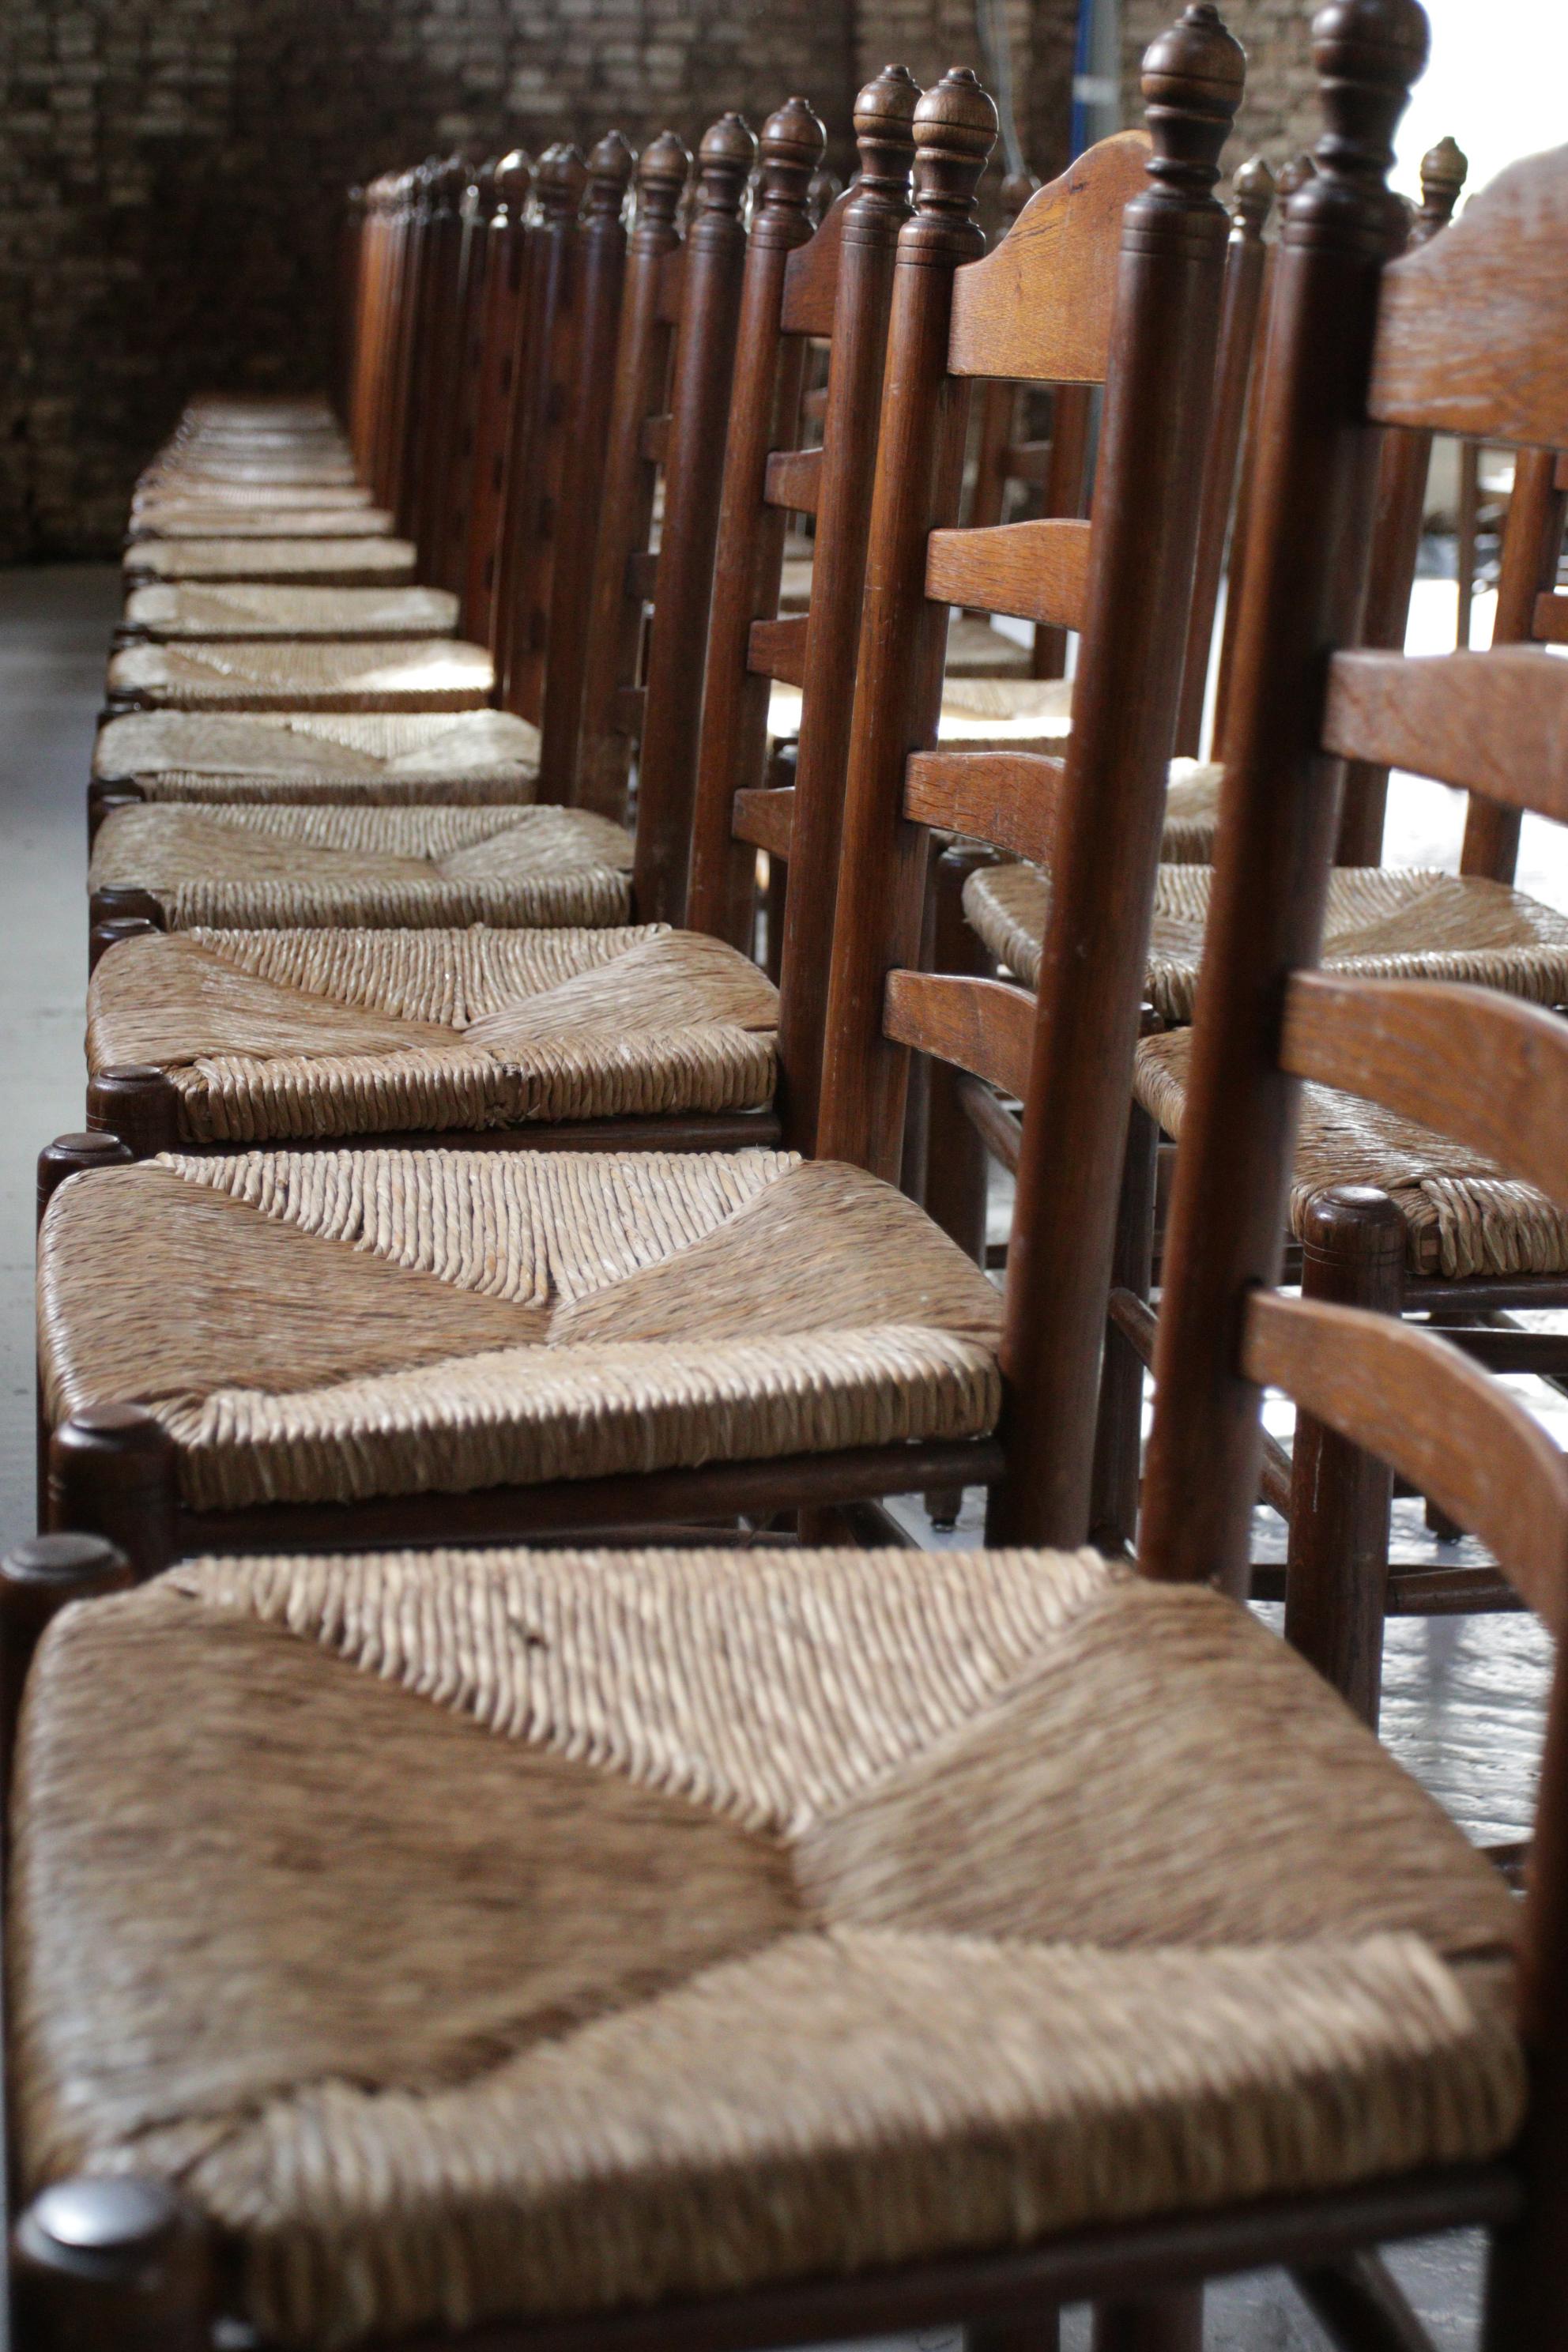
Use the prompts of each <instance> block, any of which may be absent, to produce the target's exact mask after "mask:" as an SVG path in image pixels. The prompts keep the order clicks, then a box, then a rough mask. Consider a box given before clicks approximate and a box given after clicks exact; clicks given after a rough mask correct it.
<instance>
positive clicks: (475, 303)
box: [431, 156, 500, 593]
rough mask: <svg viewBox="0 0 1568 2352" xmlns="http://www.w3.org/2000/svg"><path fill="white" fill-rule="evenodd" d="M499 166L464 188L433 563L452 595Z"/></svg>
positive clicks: (471, 449) (456, 586)
mask: <svg viewBox="0 0 1568 2352" xmlns="http://www.w3.org/2000/svg"><path fill="white" fill-rule="evenodd" d="M499 170H500V159H499V158H498V157H494V156H492V157H490V158H489V160H488V161H486V162H484V163H479V164H476V165H475V166H474V168H473V169H472V171H471V172H470V173H469V177H468V186H467V187H466V188H465V189H464V191H463V201H462V206H461V213H460V220H461V244H460V247H459V250H458V298H457V306H456V326H455V349H454V369H455V375H454V395H453V404H452V425H451V436H450V446H449V451H448V456H447V468H446V472H445V475H444V476H443V478H442V480H441V483H440V486H439V493H438V497H439V512H438V515H437V536H436V542H435V547H434V551H433V555H432V562H431V568H432V571H433V572H434V573H435V575H436V576H437V579H438V580H439V582H440V583H441V585H442V586H443V587H444V588H446V589H447V590H449V591H450V592H452V593H457V592H458V591H459V590H460V589H461V587H462V585H463V583H464V581H465V580H466V578H467V577H468V530H469V527H470V523H471V520H472V516H473V507H474V489H475V482H474V458H475V454H476V442H477V438H478V428H479V378H480V374H481V372H482V370H483V367H484V362H485V341H484V323H485V268H486V265H487V263H488V262H489V257H490V252H491V242H492V241H491V237H490V223H491V221H492V220H493V218H494V217H495V209H496V201H497V198H496V175H497V173H498V172H499Z"/></svg>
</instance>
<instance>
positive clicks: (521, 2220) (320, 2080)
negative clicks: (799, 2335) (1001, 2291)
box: [13, 1551, 1522, 2347]
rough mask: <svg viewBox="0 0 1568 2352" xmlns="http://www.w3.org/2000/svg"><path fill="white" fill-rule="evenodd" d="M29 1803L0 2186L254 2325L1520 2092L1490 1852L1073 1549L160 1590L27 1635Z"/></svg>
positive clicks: (1154, 2199) (1349, 1730)
mask: <svg viewBox="0 0 1568 2352" xmlns="http://www.w3.org/2000/svg"><path fill="white" fill-rule="evenodd" d="M150 1689H153V1690H156V1691H157V1693H158V1694H159V1704H158V1706H155V1707H149V1706H148V1705H147V1693H148V1691H149V1690H150ZM1091 1755H1092V1759H1093V1764H1092V1769H1086V1761H1085V1759H1087V1758H1089V1757H1090V1756H1091ZM16 1819H17V1822H18V1824H19V1831H20V1835H19V1843H18V1852H17V1858H16V1876H15V1882H14V1895H13V1945H14V1954H15V1967H14V1978H13V1984H14V1997H15V2007H14V2018H15V2034H16V2125H17V2129H18V2132H19V2137H20V2144H21V2150H22V2164H23V2170H24V2174H25V2178H26V2182H27V2185H28V2186H29V2188H37V2186H38V2185H40V2184H41V2183H42V2182H44V2181H46V2180H47V2179H53V2178H58V2176H60V2175H61V2174H63V2173H66V2172H68V2171H71V2170H76V2169H92V2170H126V2169H135V2170H139V2171H142V2172H151V2173H153V2174H157V2175H162V2176H163V2177H166V2178H169V2179H174V2180H177V2181H178V2182H180V2183H181V2184H182V2185H183V2186H184V2189H185V2190H186V2191H187V2193H188V2194H189V2195H190V2196H192V2197H193V2198H194V2199H195V2201H196V2202H197V2204H198V2205H199V2206H200V2207H202V2208H203V2209H204V2210H205V2211H206V2212H207V2213H208V2214H209V2215H210V2216H211V2217H212V2218H213V2220H214V2221H216V2223H217V2224H218V2225H219V2226H220V2228H221V2229H222V2230H223V2231H225V2232H226V2234H227V2235H228V2237H229V2238H230V2240H231V2241H232V2242H234V2243H236V2244H237V2247H238V2249H239V2252H240V2255H241V2283H242V2293H243V2295H244V2298H245V2302H246V2305H247V2309H248V2313H249V2315H250V2317H251V2318H252V2320H253V2321H254V2323H255V2324H256V2325H257V2326H258V2327H259V2328H260V2330H261V2331H262V2333H263V2334H264V2335H265V2336H267V2337H268V2338H269V2339H280V2340H282V2341H284V2342H286V2343H289V2344H293V2345H300V2346H312V2345H315V2346H330V2347H337V2346H342V2345H347V2344H351V2343H353V2342H355V2341H358V2340H361V2339H363V2338H364V2337H366V2336H373V2335H375V2336H379V2335H381V2334H383V2333H386V2334H394V2333H395V2332H397V2331H398V2330H400V2329H407V2328H413V2327H417V2326H447V2327H460V2326H464V2325H466V2324H468V2323H470V2322H474V2321H478V2320H481V2319H484V2318H487V2317H500V2316H503V2315H517V2316H520V2317H521V2316H528V2315H555V2314H565V2313H571V2312H585V2311H593V2310H595V2309H599V2310H603V2309H607V2308H613V2307H615V2306H616V2305H628V2304H645V2305H651V2304H654V2303H657V2302H658V2301H660V2300H663V2299H666V2298H679V2297H689V2296H698V2295H707V2294H723V2293H725V2292H730V2291H734V2290H737V2289H740V2288H743V2287H746V2286H750V2285H756V2284H763V2283H765V2282H768V2281H779V2280H784V2279H790V2278H797V2277H801V2276H809V2275H813V2274H822V2273H851V2272H854V2271H857V2270H860V2269H865V2268H868V2267H873V2266H878V2265H883V2264H891V2263H899V2262H902V2261H908V2260H911V2259H919V2258H921V2257H925V2258H932V2257H935V2256H938V2255H942V2254H955V2253H960V2252H970V2251H979V2250H984V2249H999V2248H1005V2247H1010V2246H1017V2245H1025V2244H1028V2243H1031V2242H1037V2241H1039V2240H1041V2239H1042V2238H1046V2237H1047V2236H1049V2235H1050V2234H1051V2233H1053V2232H1055V2231H1063V2230H1071V2229H1079V2228H1083V2227H1087V2226H1091V2225H1093V2224H1096V2223H1107V2222H1113V2221H1124V2220H1131V2219H1133V2218H1137V2217H1141V2216H1144V2215H1149V2214H1155V2213H1169V2212H1180V2211H1184V2210H1185V2211H1195V2210H1204V2209H1205V2208H1214V2207H1215V2206H1219V2205H1223V2204H1226V2203H1228V2202H1231V2201H1234V2200H1239V2199H1249V2198H1257V2197H1264V2196H1269V2195H1279V2194H1289V2193H1292V2192H1299V2191H1301V2190H1306V2189H1327V2188H1331V2187H1335V2186H1339V2185H1342V2184H1344V2183H1347V2182H1351V2181H1356V2180H1364V2179H1372V2178H1375V2177H1376V2176H1378V2175H1380V2174H1384V2173H1388V2172H1391V2171H1395V2170H1399V2169H1403V2168H1408V2167H1415V2166H1421V2165H1425V2164H1430V2163H1445V2162H1450V2161H1454V2160H1461V2159H1465V2158H1482V2157H1486V2156H1489V2155H1490V2154H1492V2153H1494V2152H1496V2151H1497V2150H1498V2149H1500V2147H1504V2146H1505V2145H1506V2144H1507V2143H1508V2141H1509V2140H1510V2137H1511V2136H1512V2134H1513V2132H1514V2130H1515V2129H1516V2127H1517V2125H1518V2121H1519V2117H1520V2113H1521V2105H1522V2084H1521V2063H1520V2058H1519V2053H1518V2050H1517V2047H1516V2044H1515V2042H1514V2039H1513V2036H1512V2033H1511V2031H1510V2024H1509V2021H1508V2017H1507V2004H1506V1992H1505V1990H1504V1988H1505V1986H1506V1976H1507V1971H1506V1966H1505V1967H1503V1968H1500V1967H1499V1965H1498V1963H1499V1961H1500V1959H1502V1958H1503V1957H1504V1956H1505V1955H1506V1953H1507V1951H1508V1948H1509V1945H1510V1939H1511V1936H1512V1933H1513V1916H1512V1912H1511V1909H1510V1899H1509V1897H1508V1895H1507V1893H1506V1891H1505V1890H1504V1889H1503V1887H1502V1886H1501V1885H1500V1882H1499V1881H1498V1880H1497V1878H1496V1876H1495V1874H1493V1873H1492V1872H1491V1871H1490V1869H1489V1865H1488V1864H1486V1863H1485V1862H1484V1861H1482V1860H1481V1859H1480V1858H1479V1856H1478V1855H1476V1854H1474V1853H1471V1851H1470V1850H1469V1849H1468V1846H1467V1844H1466V1843H1465V1841H1464V1839H1463V1838H1462V1837H1461V1836H1460V1835H1459V1834H1458V1832H1456V1831H1455V1830H1454V1829H1453V1828H1452V1827H1451V1826H1450V1825H1449V1823H1448V1822H1447V1821H1446V1820H1445V1819H1444V1818H1443V1816H1442V1815H1441V1814H1440V1813H1439V1811H1437V1809H1436V1807H1435V1806H1434V1805H1432V1804H1431V1803H1430V1802H1429V1801H1427V1800H1426V1797H1425V1796H1424V1795H1423V1794H1422V1792H1421V1791H1420V1790H1418V1789H1417V1788H1416V1787H1415V1785H1414V1783H1412V1782H1411V1781H1409V1780H1407V1779H1405V1776H1404V1775H1403V1774H1402V1773H1401V1772H1400V1771H1399V1770H1398V1769H1397V1768H1396V1767H1395V1766H1394V1765H1393V1764H1392V1763H1391V1762H1390V1760H1389V1759H1388V1758H1387V1757H1386V1756H1385V1755H1384V1753H1383V1752H1382V1751H1381V1750H1380V1749H1379V1748H1378V1746H1377V1743H1376V1741H1375V1740H1374V1739H1373V1738H1372V1737H1371V1735H1370V1734H1369V1733H1367V1732H1366V1731H1365V1730H1363V1728H1362V1727H1360V1726H1359V1725H1358V1724H1356V1723H1355V1722H1354V1721H1353V1720H1352V1718H1351V1717H1350V1716H1349V1715H1348V1713H1347V1712H1346V1711H1345V1710H1344V1708H1343V1707H1342V1706H1341V1705H1340V1704H1339V1702H1338V1701H1337V1700H1336V1699H1335V1697H1334V1696H1333V1695H1332V1694H1331V1692H1330V1691H1329V1690H1327V1689H1326V1687H1324V1685H1321V1683H1320V1682H1319V1681H1318V1680H1317V1678H1316V1677H1315V1676H1314V1675H1312V1674H1311V1673H1310V1670H1309V1669H1308V1668H1306V1667H1305V1666H1304V1665H1303V1664H1301V1663H1300V1661H1299V1660H1298V1659H1296V1658H1294V1657H1293V1656H1292V1655H1291V1654H1289V1652H1288V1651H1287V1650H1286V1649H1285V1647H1284V1645H1283V1644H1282V1643H1279V1642H1278V1641H1277V1640H1275V1639H1274V1638H1273V1637H1272V1636H1270V1635H1269V1634H1268V1633H1266V1632H1265V1631H1264V1630H1263V1629H1262V1628H1261V1627H1259V1626H1258V1624H1256V1623H1255V1622H1253V1621H1251V1620H1250V1618H1249V1617H1248V1615H1247V1612H1245V1611H1243V1610H1239V1609H1237V1608H1235V1607H1233V1606H1232V1605H1231V1604H1229V1603H1228V1602H1226V1601H1223V1600H1221V1599H1220V1598H1219V1597H1218V1596H1217V1595H1215V1594H1214V1593H1212V1592H1209V1591H1203V1590H1194V1589H1190V1588H1187V1589H1181V1588H1171V1587H1160V1586H1153V1585H1145V1584H1142V1583H1140V1582H1138V1581H1137V1580H1134V1579H1132V1578H1131V1577H1130V1576H1128V1575H1127V1574H1126V1573H1125V1572H1124V1571H1122V1570H1118V1569H1115V1568H1111V1567H1108V1566H1107V1565H1106V1564H1105V1563H1104V1562H1102V1561H1100V1560H1099V1559H1095V1558H1094V1557H1093V1555H1091V1554H1088V1553H1080V1554H1077V1555H1063V1554H1056V1555H1052V1554H1027V1553H1016V1552H993V1553H986V1554H975V1555H973V1556H972V1557H968V1558H965V1557H963V1556H959V1555H948V1556H945V1557H940V1558H932V1557H931V1556H914V1555H911V1554H910V1553H907V1552H901V1553H884V1554H878V1553H854V1552H841V1553H833V1552H828V1553H811V1552H802V1553H794V1554H790V1553H772V1554H769V1553H766V1552H763V1553H759V1552H755V1551H753V1552H750V1553H746V1554H724V1553H715V1552H706V1553H700V1554H685V1555H682V1554H679V1553H674V1554H672V1553H668V1552H663V1553H651V1552H650V1553H643V1554H640V1555H639V1554H632V1555H626V1554H622V1555H616V1554H602V1553H601V1554H597V1555H595V1554H586V1555H584V1554H577V1555H573V1554H570V1553H566V1554H562V1553H556V1554H553V1555H551V1554H543V1555H541V1554H534V1555H530V1554H528V1553H526V1552H514V1553H500V1554H479V1555H475V1554H473V1553H462V1552H449V1553H444V1554H436V1555H434V1556H431V1555H426V1556H424V1557H422V1558H419V1559H409V1558H399V1557H396V1556H392V1557H384V1558H371V1559H266V1560H239V1561H230V1562H223V1563H220V1562H214V1561H199V1562H195V1563H194V1564H192V1565H189V1566H186V1567H184V1568H180V1569H176V1570H174V1571H173V1572H172V1573H171V1574H170V1575H169V1576H167V1577H164V1578H163V1579H161V1580H159V1581H158V1582H157V1583H156V1584H154V1585H152V1586H150V1587H147V1588H146V1589H144V1590H143V1591H140V1592H137V1593H134V1594H132V1595H130V1596H128V1597H126V1598H124V1599H118V1600H111V1601H103V1602H99V1603H95V1604H93V1605H92V1606H91V1607H90V1608H87V1609H80V1610H73V1611H70V1612H67V1614H66V1615H65V1616H64V1617H62V1618H61V1619H59V1620H58V1622H57V1623H56V1624H55V1625H54V1626H53V1627H52V1628H51V1629H50V1631H49V1633H48V1634H47V1637H46V1640H45V1643H44V1645H43V1648H42V1650H41V1653H40V1655H39V1658H38V1661H37V1665H36V1667H35V1669H34V1674H33V1679H32V1685H31V1690H30V1696H29V1706H28V1716H27V1722H26V1733H25V1738H24V1744H23V1754H22V1759H21V1777H20V1788H19V1799H18V1803H17V1808H16ZM1282 1854H1283V1855H1288V1856H1289V1867H1287V1868H1282V1867H1281V1866H1280V1865H1281V1855H1282Z"/></svg>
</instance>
